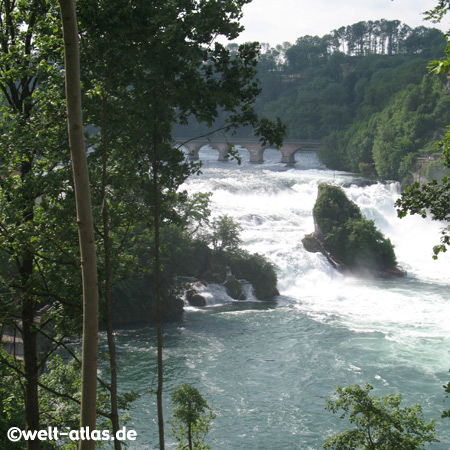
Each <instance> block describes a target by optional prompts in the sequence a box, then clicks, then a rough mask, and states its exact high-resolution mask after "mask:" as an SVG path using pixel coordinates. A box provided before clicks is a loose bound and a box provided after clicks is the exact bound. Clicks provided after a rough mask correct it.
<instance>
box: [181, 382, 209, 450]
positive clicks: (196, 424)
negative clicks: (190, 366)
mask: <svg viewBox="0 0 450 450" xmlns="http://www.w3.org/2000/svg"><path fill="white" fill-rule="evenodd" d="M172 408H173V419H172V435H173V436H174V437H175V439H176V440H177V442H178V445H177V447H176V448H177V450H209V449H210V446H209V445H207V444H205V443H204V442H205V438H206V435H207V434H208V431H209V428H210V426H211V421H212V420H213V419H214V417H215V415H214V414H213V413H212V411H211V408H210V407H209V406H208V403H206V400H205V399H204V398H203V397H202V395H201V394H200V392H199V391H198V390H197V389H196V388H195V387H193V386H191V385H189V384H182V385H181V386H178V388H177V389H175V390H174V391H173V392H172Z"/></svg>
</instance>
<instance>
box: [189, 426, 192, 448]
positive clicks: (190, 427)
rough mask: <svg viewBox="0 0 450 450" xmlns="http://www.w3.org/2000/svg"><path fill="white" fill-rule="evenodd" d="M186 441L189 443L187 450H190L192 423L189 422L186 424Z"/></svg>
mask: <svg viewBox="0 0 450 450" xmlns="http://www.w3.org/2000/svg"><path fill="white" fill-rule="evenodd" d="M188 443H189V450H192V423H191V422H189V424H188Z"/></svg>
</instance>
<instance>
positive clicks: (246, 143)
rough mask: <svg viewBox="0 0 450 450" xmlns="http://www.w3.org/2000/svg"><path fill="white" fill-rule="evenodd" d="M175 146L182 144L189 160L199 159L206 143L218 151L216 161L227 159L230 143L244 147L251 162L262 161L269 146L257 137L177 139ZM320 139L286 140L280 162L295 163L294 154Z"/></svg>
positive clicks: (318, 143)
mask: <svg viewBox="0 0 450 450" xmlns="http://www.w3.org/2000/svg"><path fill="white" fill-rule="evenodd" d="M174 145H175V146H183V147H185V148H186V149H187V150H188V156H189V159H191V160H194V161H195V160H198V159H199V152H200V150H201V149H202V148H203V147H205V146H206V145H208V146H209V147H211V148H213V149H215V150H217V152H218V153H219V155H218V161H226V160H227V159H228V152H229V148H230V145H236V146H239V147H242V148H245V149H246V150H247V151H248V153H249V161H250V162H251V163H262V162H263V161H264V151H265V150H266V149H267V148H269V147H268V146H262V145H261V143H260V142H259V141H258V140H257V139H237V138H233V139H229V140H225V139H222V140H219V139H205V138H203V139H201V138H200V139H193V140H189V139H177V140H176V141H175V143H174ZM319 145H320V141H315V140H298V141H286V142H284V143H283V146H282V147H281V149H280V152H281V162H282V163H286V164H293V163H295V154H296V153H297V152H299V151H304V150H315V149H317V148H318V147H319Z"/></svg>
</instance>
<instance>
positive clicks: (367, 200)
mask: <svg viewBox="0 0 450 450" xmlns="http://www.w3.org/2000/svg"><path fill="white" fill-rule="evenodd" d="M297 156H298V155H297ZM322 182H327V183H330V184H334V185H340V186H343V188H344V190H345V192H346V194H347V195H348V197H349V198H350V199H351V200H352V201H354V202H355V203H357V204H358V205H359V206H360V208H361V210H362V212H363V214H364V215H365V216H366V217H367V218H369V219H372V220H374V222H375V224H376V226H377V227H378V228H379V229H380V230H381V231H382V232H383V233H384V234H385V236H386V237H389V238H390V239H391V241H392V243H393V244H394V246H395V251H396V255H397V259H398V262H399V264H400V266H401V267H402V268H404V269H405V270H406V271H407V272H408V276H407V278H406V279H404V280H392V281H374V280H358V279H356V278H352V277H345V276H343V275H341V274H339V273H338V272H336V271H335V270H334V269H333V268H332V267H331V266H330V265H329V264H328V262H327V261H326V259H325V258H324V257H323V256H322V255H320V254H311V253H308V252H306V251H305V249H304V248H303V244H302V242H301V240H302V238H303V237H304V235H305V234H307V233H311V232H312V231H314V223H313V218H312V209H313V206H314V203H315V200H316V198H317V190H318V185H319V184H320V183H322ZM187 187H188V189H189V190H190V191H198V190H203V191H204V190H208V191H212V192H213V196H212V211H213V215H215V216H217V215H220V214H228V215H231V216H233V217H234V219H235V220H236V221H238V222H239V223H240V224H241V226H242V227H243V232H242V235H241V238H242V240H243V243H244V247H245V248H246V249H247V250H248V251H250V252H258V253H261V254H264V255H265V256H267V257H268V258H269V260H271V261H272V262H273V263H274V264H275V266H276V269H277V273H278V278H279V282H278V285H279V286H278V287H279V290H280V292H281V294H282V295H283V296H285V297H288V298H289V299H290V301H291V303H292V304H293V305H294V306H295V308H297V309H298V310H300V311H302V312H304V313H305V314H308V315H310V316H311V317H314V318H315V319H316V320H322V321H329V320H334V321H336V322H338V323H341V324H342V325H344V326H346V327H348V328H349V329H352V330H355V331H374V332H381V333H383V334H384V335H385V336H386V339H391V340H394V341H398V342H403V343H405V342H408V339H410V345H411V346H414V345H417V339H422V340H426V339H435V338H439V337H444V336H448V335H449V331H450V321H449V320H448V317H450V301H449V293H448V290H447V289H446V286H447V285H448V274H450V255H448V254H443V255H442V256H440V257H439V260H438V261H435V260H433V259H432V247H433V245H435V244H437V243H438V242H439V232H440V229H441V227H442V224H439V223H436V222H432V221H431V220H428V219H427V220H424V219H422V218H421V217H417V216H412V217H410V216H409V217H406V218H404V219H399V218H398V217H397V212H396V209H395V206H394V204H395V201H396V200H397V198H398V197H399V195H400V188H399V185H398V184H397V183H388V184H384V183H376V184H367V183H364V181H363V180H362V179H359V178H357V177H355V176H354V175H351V174H346V173H342V172H334V171H329V170H320V169H318V168H316V167H314V168H312V169H309V170H299V169H298V168H288V169H286V168H284V167H283V166H281V165H280V164H278V165H275V164H273V165H271V166H270V169H267V168H266V166H265V165H263V166H258V165H256V166H253V165H250V164H243V166H242V167H240V168H237V166H233V165H232V164H230V163H228V164H227V165H226V167H224V168H222V167H221V166H220V165H218V164H214V163H213V164H211V165H210V166H207V167H205V168H204V169H203V175H202V177H201V178H200V179H199V180H197V179H192V180H190V181H189V182H188V185H187ZM443 339H446V338H443ZM442 353H443V352H441V354H442ZM446 365H448V362H447V361H446V362H445V363H444V362H443V367H446Z"/></svg>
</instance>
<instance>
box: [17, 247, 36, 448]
mask: <svg viewBox="0 0 450 450" xmlns="http://www.w3.org/2000/svg"><path fill="white" fill-rule="evenodd" d="M32 271H33V258H32V256H31V255H28V256H26V257H25V259H24V260H23V261H22V263H21V265H20V268H19V272H20V276H21V283H22V313H21V315H22V341H23V359H24V370H25V416H26V422H27V430H30V431H33V430H39V396H38V376H39V374H38V363H37V345H36V330H35V327H34V314H35V309H36V308H35V301H34V299H33V298H32V297H31V296H30V295H29V294H28V293H27V291H28V280H29V278H30V276H31V274H32ZM39 448H40V441H39V439H37V438H36V439H33V440H28V441H27V450H39Z"/></svg>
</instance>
